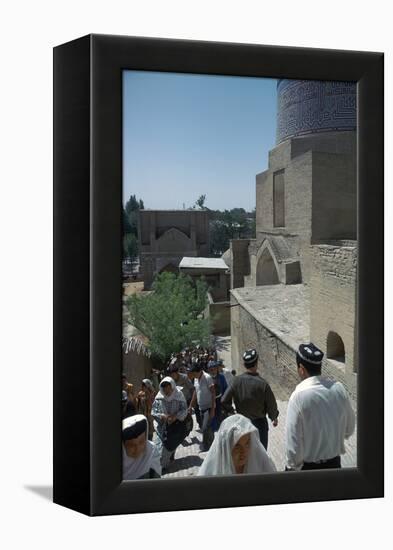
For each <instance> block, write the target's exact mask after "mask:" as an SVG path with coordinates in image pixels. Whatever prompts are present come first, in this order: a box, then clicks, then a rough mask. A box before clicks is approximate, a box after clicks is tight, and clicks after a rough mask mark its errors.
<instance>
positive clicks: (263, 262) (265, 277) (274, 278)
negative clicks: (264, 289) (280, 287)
mask: <svg viewBox="0 0 393 550" xmlns="http://www.w3.org/2000/svg"><path fill="white" fill-rule="evenodd" d="M279 282H280V281H279V279H278V273H277V269H276V264H275V263H274V259H273V256H272V255H271V253H270V251H269V249H268V248H265V250H264V251H263V252H262V254H261V256H260V258H259V260H258V264H257V271H256V284H257V285H277V284H278V283H279Z"/></svg>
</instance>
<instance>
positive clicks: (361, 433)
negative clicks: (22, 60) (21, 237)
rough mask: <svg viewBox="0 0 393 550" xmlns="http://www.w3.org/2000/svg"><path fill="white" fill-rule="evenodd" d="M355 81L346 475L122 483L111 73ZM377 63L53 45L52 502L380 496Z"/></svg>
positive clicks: (116, 149) (103, 42) (115, 86)
mask: <svg viewBox="0 0 393 550" xmlns="http://www.w3.org/2000/svg"><path fill="white" fill-rule="evenodd" d="M124 69H135V70H149V71H168V72H177V73H182V72H183V73H199V74H217V75H239V76H259V77H272V78H296V79H312V80H333V81H338V80H344V81H356V82H357V89H358V239H359V241H358V242H359V249H358V253H359V257H358V258H359V260H358V357H359V375H358V419H357V422H358V445H357V451H358V466H357V468H351V469H342V470H331V471H326V470H325V471H314V472H280V473H277V474H269V475H265V476H232V477H221V476H220V477H217V478H210V477H209V478H203V477H202V478H181V479H161V480H143V481H124V482H123V481H122V480H121V472H122V469H121V431H120V426H121V409H120V403H119V401H120V400H119V381H120V373H121V363H122V355H121V335H122V323H121V305H122V292H121V282H122V276H121V275H122V274H121V254H122V244H121V243H122V225H121V224H122V222H121V206H122V71H123V70H124ZM383 406H384V405H383V54H381V53H371V52H356V51H336V50H320V49H309V48H293V47H276V46H260V45H247V44H230V43H215V42H200V41H185V40H173V39H171V40H168V39H156V38H154V39H153V38H137V37H124V36H109V35H88V36H85V37H83V38H80V39H77V40H74V41H72V42H69V43H67V44H64V45H61V46H58V47H56V48H55V49H54V502H56V503H58V504H61V505H64V506H67V507H69V508H72V509H74V510H77V511H79V512H82V513H85V514H88V515H104V514H125V513H135V512H156V511H169V510H172V511H174V510H184V509H198V508H217V507H228V506H231V507H233V506H251V505H260V504H279V503H293V502H307V501H321V500H337V499H355V498H371V497H382V496H383V487H384V475H383V470H384V447H383V432H384V418H383Z"/></svg>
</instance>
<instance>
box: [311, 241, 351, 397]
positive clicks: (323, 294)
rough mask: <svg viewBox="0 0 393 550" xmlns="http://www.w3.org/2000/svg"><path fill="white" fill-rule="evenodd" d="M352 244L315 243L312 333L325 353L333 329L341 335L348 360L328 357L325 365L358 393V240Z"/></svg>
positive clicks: (313, 256) (327, 371)
mask: <svg viewBox="0 0 393 550" xmlns="http://www.w3.org/2000/svg"><path fill="white" fill-rule="evenodd" d="M345 244H349V243H345ZM351 244H352V246H342V245H341V243H336V244H324V245H314V246H312V247H311V251H312V275H311V281H310V290H311V294H310V303H311V312H310V335H311V340H312V341H313V342H314V343H315V344H316V345H317V346H318V347H320V348H321V349H322V350H323V351H324V353H325V356H326V352H327V337H328V334H329V332H330V331H332V332H335V333H336V334H338V335H339V336H340V337H341V339H342V341H343V342H344V348H345V364H340V363H338V362H336V361H331V360H329V359H327V360H326V361H324V365H323V368H324V372H326V373H327V374H328V375H329V376H332V377H333V378H336V379H339V380H341V381H342V382H343V383H344V384H345V385H346V387H347V389H348V390H349V392H350V393H351V394H352V395H354V396H355V395H356V374H354V371H355V372H356V370H357V357H356V332H355V327H356V322H355V319H356V273H357V248H356V242H355V241H352V242H351Z"/></svg>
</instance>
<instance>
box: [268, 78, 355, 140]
mask: <svg viewBox="0 0 393 550" xmlns="http://www.w3.org/2000/svg"><path fill="white" fill-rule="evenodd" d="M341 130H356V83H355V82H328V81H327V82H323V81H314V80H285V79H284V80H279V81H278V83H277V136H276V141H277V144H279V143H281V142H282V141H285V140H286V139H288V138H292V137H297V136H302V135H307V134H314V133H319V132H337V131H341Z"/></svg>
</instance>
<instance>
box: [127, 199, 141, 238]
mask: <svg viewBox="0 0 393 550" xmlns="http://www.w3.org/2000/svg"><path fill="white" fill-rule="evenodd" d="M144 207H145V205H144V204H143V200H142V199H139V200H138V199H137V198H136V196H135V195H131V196H130V198H129V199H128V201H127V202H126V205H125V208H124V210H125V213H126V216H127V219H128V227H129V231H124V232H125V233H134V234H135V235H136V236H138V210H143V209H144Z"/></svg>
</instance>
